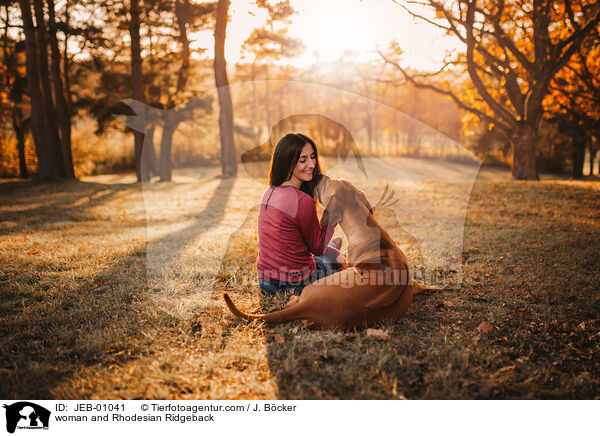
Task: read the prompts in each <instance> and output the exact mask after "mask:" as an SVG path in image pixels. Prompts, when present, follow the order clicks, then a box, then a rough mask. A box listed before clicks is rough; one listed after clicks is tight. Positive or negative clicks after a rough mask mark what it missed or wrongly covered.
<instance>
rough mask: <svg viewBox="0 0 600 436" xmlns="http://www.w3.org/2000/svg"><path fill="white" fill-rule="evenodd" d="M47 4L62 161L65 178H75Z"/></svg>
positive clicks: (53, 20) (51, 17) (57, 53)
mask: <svg viewBox="0 0 600 436" xmlns="http://www.w3.org/2000/svg"><path fill="white" fill-rule="evenodd" d="M46 1H47V3H48V35H49V39H50V60H51V74H52V90H53V91H54V103H55V105H56V113H57V117H58V127H59V130H60V139H61V145H62V153H63V161H64V165H65V177H66V178H69V179H74V178H75V171H74V169H73V155H72V151H71V118H70V116H69V109H68V107H67V100H66V99H65V91H64V86H63V81H62V77H61V72H60V59H61V58H60V51H59V50H58V40H57V39H56V17H55V16H54V0H46Z"/></svg>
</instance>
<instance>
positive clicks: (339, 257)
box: [335, 253, 346, 269]
mask: <svg viewBox="0 0 600 436" xmlns="http://www.w3.org/2000/svg"><path fill="white" fill-rule="evenodd" d="M335 261H336V262H337V263H339V264H340V266H341V267H342V269H346V257H345V256H344V255H343V254H342V253H340V254H338V255H337V256H336V257H335Z"/></svg>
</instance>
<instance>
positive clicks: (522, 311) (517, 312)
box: [514, 309, 528, 317]
mask: <svg viewBox="0 0 600 436" xmlns="http://www.w3.org/2000/svg"><path fill="white" fill-rule="evenodd" d="M527 312H528V310H527V309H517V310H515V312H514V313H515V316H520V317H523V316H525V315H526V314H527Z"/></svg>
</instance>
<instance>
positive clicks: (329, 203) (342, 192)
mask: <svg viewBox="0 0 600 436" xmlns="http://www.w3.org/2000/svg"><path fill="white" fill-rule="evenodd" d="M316 191H317V198H318V200H319V203H321V204H322V205H323V206H325V211H324V212H323V217H322V218H321V227H325V226H327V225H329V224H335V223H338V222H339V221H341V220H342V218H343V216H344V211H345V210H346V208H348V207H352V208H355V207H359V208H364V209H365V210H366V211H367V212H368V213H369V214H372V213H373V208H372V207H371V204H370V203H369V200H367V197H366V196H365V194H364V193H363V192H362V191H361V190H360V189H358V188H356V187H355V186H354V185H353V184H352V183H350V182H349V181H348V180H345V179H332V178H331V177H329V176H327V175H326V174H323V175H322V176H321V179H320V180H319V183H318V184H317V187H316Z"/></svg>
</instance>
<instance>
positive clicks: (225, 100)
mask: <svg viewBox="0 0 600 436" xmlns="http://www.w3.org/2000/svg"><path fill="white" fill-rule="evenodd" d="M229 3H230V2H229V0H219V3H218V5H217V21H216V25H215V60H214V70H215V83H216V86H217V91H218V96H219V107H220V109H219V131H220V134H221V168H222V172H223V176H224V177H232V176H235V175H236V174H237V162H236V153H235V143H234V142H233V104H232V102H231V94H230V92H229V82H228V80H227V64H226V62H225V33H226V27H227V17H228V10H229Z"/></svg>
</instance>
